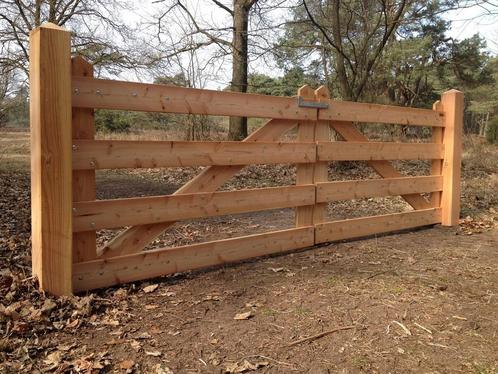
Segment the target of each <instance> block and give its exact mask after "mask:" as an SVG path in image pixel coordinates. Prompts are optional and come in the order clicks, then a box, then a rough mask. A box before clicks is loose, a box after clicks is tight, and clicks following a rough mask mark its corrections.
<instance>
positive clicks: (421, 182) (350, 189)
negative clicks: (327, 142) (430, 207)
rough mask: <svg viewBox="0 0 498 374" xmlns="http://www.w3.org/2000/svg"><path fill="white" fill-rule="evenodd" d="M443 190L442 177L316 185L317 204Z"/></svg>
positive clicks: (353, 181)
mask: <svg viewBox="0 0 498 374" xmlns="http://www.w3.org/2000/svg"><path fill="white" fill-rule="evenodd" d="M442 190H443V177H442V176H432V175H431V176H421V177H402V178H387V179H369V180H352V181H340V182H325V183H318V184H317V188H316V201H317V202H318V203H321V202H327V201H337V200H351V199H362V198H368V197H382V196H398V195H408V194H414V193H427V192H436V191H442Z"/></svg>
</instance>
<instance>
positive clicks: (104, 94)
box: [72, 77, 317, 120]
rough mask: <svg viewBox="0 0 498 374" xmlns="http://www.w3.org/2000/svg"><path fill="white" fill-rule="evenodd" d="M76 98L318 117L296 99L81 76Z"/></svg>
mask: <svg viewBox="0 0 498 374" xmlns="http://www.w3.org/2000/svg"><path fill="white" fill-rule="evenodd" d="M72 98H73V106H75V107H78V108H96V109H97V108H98V109H120V110H137V111H144V112H165V113H185V114H208V115H217V116H248V117H260V118H280V119H305V120H316V115H317V113H316V109H310V108H302V107H299V106H298V104H297V100H296V98H292V97H278V96H266V95H256V94H247V93H240V92H229V91H214V90H204V89H202V90H201V89H196V88H184V87H175V86H166V85H160V84H148V83H136V82H123V81H116V80H105V79H93V78H80V77H75V78H73V95H72Z"/></svg>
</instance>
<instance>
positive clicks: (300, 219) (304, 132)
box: [296, 85, 316, 227]
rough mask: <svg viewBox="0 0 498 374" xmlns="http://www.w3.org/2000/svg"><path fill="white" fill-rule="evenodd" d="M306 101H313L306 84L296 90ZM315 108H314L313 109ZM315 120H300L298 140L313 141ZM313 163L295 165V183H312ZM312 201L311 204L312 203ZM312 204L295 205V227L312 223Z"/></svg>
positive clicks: (313, 96) (311, 92)
mask: <svg viewBox="0 0 498 374" xmlns="http://www.w3.org/2000/svg"><path fill="white" fill-rule="evenodd" d="M297 95H298V96H301V97H302V98H303V99H304V100H306V101H315V92H314V91H313V90H312V89H311V88H310V87H309V86H308V85H305V86H303V87H301V88H300V89H299V90H298V92H297ZM315 110H316V109H315ZM315 125H316V121H300V122H299V124H298V126H297V141H298V142H314V141H315ZM314 169H315V165H313V164H298V165H297V166H296V185H302V184H313V177H314ZM314 203H315V202H314V201H313V203H312V204H313V205H314ZM313 205H308V206H298V207H296V227H303V226H310V225H312V224H313Z"/></svg>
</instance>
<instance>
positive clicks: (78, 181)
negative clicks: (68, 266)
mask: <svg viewBox="0 0 498 374" xmlns="http://www.w3.org/2000/svg"><path fill="white" fill-rule="evenodd" d="M71 68H72V76H73V77H93V66H92V64H90V63H89V62H87V61H85V59H83V58H82V57H80V56H78V57H74V58H73V59H72V60H71ZM73 90H74V91H73V94H74V95H78V91H77V90H78V89H77V88H73ZM72 130H73V136H72V138H73V140H81V139H86V140H93V139H95V124H94V110H93V109H87V108H74V109H73V112H72ZM72 149H73V152H74V153H76V152H78V151H79V150H78V149H77V146H76V145H74V144H73V148H72ZM72 177H73V202H78V201H89V200H95V199H96V186H95V170H94V169H87V170H74V171H73V174H72ZM96 256H97V240H96V232H95V231H84V232H78V233H74V234H73V260H74V262H83V261H88V260H93V259H94V258H96Z"/></svg>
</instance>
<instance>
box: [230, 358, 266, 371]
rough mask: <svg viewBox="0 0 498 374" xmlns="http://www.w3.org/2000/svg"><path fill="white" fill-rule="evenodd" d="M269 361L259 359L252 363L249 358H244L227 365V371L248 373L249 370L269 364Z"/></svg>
mask: <svg viewBox="0 0 498 374" xmlns="http://www.w3.org/2000/svg"><path fill="white" fill-rule="evenodd" d="M268 364H269V363H268V362H267V361H257V362H255V363H251V362H249V361H248V360H243V361H242V362H240V363H238V362H234V363H229V364H227V365H226V366H225V373H246V372H248V371H254V370H257V369H259V368H262V367H265V366H268Z"/></svg>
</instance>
